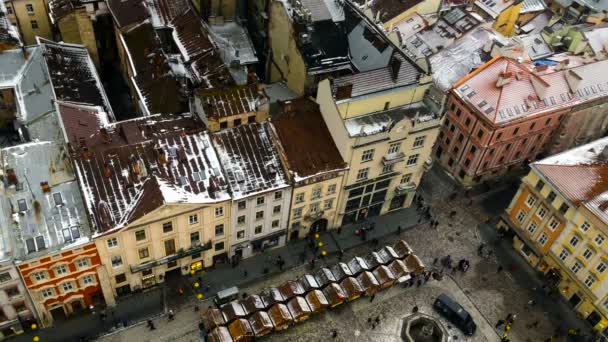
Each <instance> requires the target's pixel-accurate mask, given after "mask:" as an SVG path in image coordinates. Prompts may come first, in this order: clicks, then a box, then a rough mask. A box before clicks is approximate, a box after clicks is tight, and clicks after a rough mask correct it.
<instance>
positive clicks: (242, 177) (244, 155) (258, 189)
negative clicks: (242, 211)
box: [213, 122, 288, 200]
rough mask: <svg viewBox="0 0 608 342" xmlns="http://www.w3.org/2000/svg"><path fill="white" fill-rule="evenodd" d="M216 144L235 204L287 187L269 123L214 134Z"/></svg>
mask: <svg viewBox="0 0 608 342" xmlns="http://www.w3.org/2000/svg"><path fill="white" fill-rule="evenodd" d="M213 143H214V145H215V148H216V150H217V153H218V156H219V159H220V162H221V164H222V167H223V169H224V172H225V174H226V179H227V180H228V183H229V184H230V189H231V192H232V196H233V198H234V199H235V200H238V199H240V198H243V197H248V196H253V195H254V194H259V193H263V192H267V191H272V190H276V189H281V188H284V187H287V186H288V182H287V178H286V176H285V173H284V171H283V168H282V166H281V161H280V159H279V153H278V150H277V147H276V146H275V143H274V141H273V139H272V132H271V128H270V124H269V123H268V122H262V123H254V124H248V125H242V126H238V127H234V128H229V129H225V130H222V131H220V132H217V133H214V134H213Z"/></svg>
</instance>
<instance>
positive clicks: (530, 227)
mask: <svg viewBox="0 0 608 342" xmlns="http://www.w3.org/2000/svg"><path fill="white" fill-rule="evenodd" d="M528 231H529V232H530V234H534V231H536V223H534V222H530V224H529V225H528Z"/></svg>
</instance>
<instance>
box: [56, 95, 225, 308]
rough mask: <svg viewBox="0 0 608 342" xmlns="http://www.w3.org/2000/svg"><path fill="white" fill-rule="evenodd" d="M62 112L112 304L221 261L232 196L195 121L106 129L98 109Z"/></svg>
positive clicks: (161, 120) (156, 119) (162, 120)
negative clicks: (131, 294)
mask: <svg viewBox="0 0 608 342" xmlns="http://www.w3.org/2000/svg"><path fill="white" fill-rule="evenodd" d="M59 107H60V113H61V117H62V120H63V127H64V130H65V132H66V139H67V141H68V144H69V154H70V156H71V158H72V160H73V163H74V169H75V170H76V172H77V174H78V182H79V185H80V188H81V189H82V193H83V197H84V198H85V203H86V208H87V213H88V215H89V217H90V218H91V221H92V225H93V227H92V229H93V231H94V237H95V243H96V245H97V248H98V250H99V255H100V257H101V260H102V262H103V266H104V267H105V270H106V271H107V274H108V285H109V287H110V288H111V291H112V292H113V296H121V295H124V294H127V293H130V292H131V291H134V290H138V289H142V288H146V287H150V286H153V285H155V284H157V283H162V282H164V281H165V277H168V276H169V275H170V274H176V275H180V274H188V273H189V272H190V271H191V270H195V271H199V270H202V269H203V268H204V267H209V266H211V265H213V263H214V262H215V261H217V260H223V259H225V257H224V255H225V254H226V252H227V251H228V248H229V245H228V240H227V237H228V236H229V234H230V230H229V229H230V197H229V195H228V191H227V185H226V181H225V179H224V176H223V174H222V172H221V169H220V165H219V162H218V158H217V156H216V155H215V152H214V150H213V147H212V146H211V142H210V138H209V135H208V134H207V133H206V132H204V131H203V129H204V125H203V124H202V123H201V122H200V121H198V120H196V119H195V118H194V117H193V116H185V115H184V116H162V115H152V116H148V117H145V118H139V119H132V120H126V121H120V122H115V123H108V120H107V117H106V116H105V113H103V112H100V111H99V110H98V109H97V108H94V107H88V106H82V105H78V106H77V105H72V104H69V103H60V104H59Z"/></svg>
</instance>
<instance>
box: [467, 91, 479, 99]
mask: <svg viewBox="0 0 608 342" xmlns="http://www.w3.org/2000/svg"><path fill="white" fill-rule="evenodd" d="M475 95H477V93H476V92H475V90H472V91H471V92H470V93H468V94H467V97H468V98H471V97H473V96H475Z"/></svg>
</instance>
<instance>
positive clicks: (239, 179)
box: [234, 171, 245, 183]
mask: <svg viewBox="0 0 608 342" xmlns="http://www.w3.org/2000/svg"><path fill="white" fill-rule="evenodd" d="M234 178H236V181H237V182H238V183H243V182H244V181H245V176H244V175H243V173H242V172H240V171H238V172H236V173H235V174H234Z"/></svg>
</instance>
